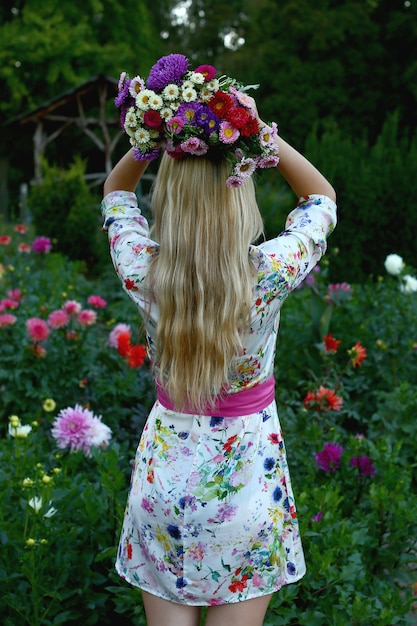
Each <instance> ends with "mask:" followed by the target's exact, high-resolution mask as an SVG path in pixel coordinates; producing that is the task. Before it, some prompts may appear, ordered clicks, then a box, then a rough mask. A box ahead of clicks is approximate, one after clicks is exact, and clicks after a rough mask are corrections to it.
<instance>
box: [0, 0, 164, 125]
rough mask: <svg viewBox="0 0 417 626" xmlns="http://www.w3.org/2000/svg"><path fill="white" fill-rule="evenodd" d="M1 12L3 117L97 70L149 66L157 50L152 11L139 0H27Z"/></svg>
mask: <svg viewBox="0 0 417 626" xmlns="http://www.w3.org/2000/svg"><path fill="white" fill-rule="evenodd" d="M2 12H3V23H2V25H1V26H0V41H1V44H0V85H1V90H2V95H3V97H2V99H1V101H0V115H1V119H2V120H5V119H9V118H11V117H13V116H14V115H16V114H19V113H23V112H24V111H25V110H28V109H30V108H32V107H35V106H37V105H39V104H40V103H41V102H43V101H45V100H47V99H50V98H53V97H55V96H56V95H58V94H59V93H61V92H63V91H65V90H66V89H68V88H70V87H75V86H76V85H78V84H79V83H81V82H83V81H84V80H86V79H88V78H89V77H90V76H94V75H95V74H98V73H103V74H108V75H111V76H114V77H118V75H119V73H120V71H121V70H122V69H125V68H126V67H127V66H130V65H132V66H133V65H135V66H136V67H137V68H138V70H141V69H142V70H143V71H145V70H147V69H149V66H150V64H151V63H152V62H153V60H154V59H155V57H156V56H157V55H158V52H159V47H158V44H159V36H158V33H157V31H156V27H155V24H154V22H153V16H152V12H151V11H150V10H149V8H148V6H147V5H146V4H143V3H137V2H136V1H135V0H126V2H124V3H123V4H122V3H120V2H118V1H117V0H106V1H104V0H103V1H101V0H73V2H71V3H63V2H60V1H59V0H49V1H48V2H43V1H42V0H27V1H26V2H20V3H19V2H16V3H15V6H14V7H13V12H12V11H11V10H10V12H9V13H8V14H7V12H6V11H5V9H3V11H2ZM10 16H11V17H10Z"/></svg>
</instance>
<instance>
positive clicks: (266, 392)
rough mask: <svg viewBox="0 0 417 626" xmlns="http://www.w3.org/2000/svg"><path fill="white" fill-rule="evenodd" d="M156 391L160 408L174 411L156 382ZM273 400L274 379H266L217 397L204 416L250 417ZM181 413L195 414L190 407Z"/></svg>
mask: <svg viewBox="0 0 417 626" xmlns="http://www.w3.org/2000/svg"><path fill="white" fill-rule="evenodd" d="M156 391H157V396H158V401H159V403H160V404H162V406H164V407H165V408H166V409H169V410H170V411H174V410H175V409H174V405H173V404H172V402H171V400H170V399H169V397H168V395H167V394H166V393H165V391H164V390H163V388H162V387H161V386H160V384H159V383H158V381H157V382H156ZM274 399H275V380H274V377H273V376H271V378H268V380H266V381H265V382H264V383H259V384H257V385H254V386H253V387H250V389H243V390H242V391H237V392H236V393H230V394H227V395H225V396H224V397H219V398H218V400H217V401H216V402H215V404H214V406H213V408H211V407H207V413H204V415H215V416H221V417H238V416H239V415H251V414H252V413H258V412H259V411H262V410H263V409H265V408H266V407H267V406H268V405H269V404H271V402H272V401H273V400H274ZM181 413H188V414H191V415H193V414H195V413H196V411H193V410H192V409H191V408H190V407H185V409H182V410H181Z"/></svg>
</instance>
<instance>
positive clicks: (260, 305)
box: [102, 191, 336, 605]
mask: <svg viewBox="0 0 417 626" xmlns="http://www.w3.org/2000/svg"><path fill="white" fill-rule="evenodd" d="M102 212H103V216H104V228H105V229H108V234H109V240H110V251H111V256H112V260H113V263H114V267H115V269H116V272H117V274H118V276H119V277H120V279H121V281H122V283H123V286H124V289H125V290H126V291H127V293H128V294H129V296H130V297H131V298H132V300H133V301H134V302H135V304H136V305H137V307H138V309H139V311H140V312H141V313H144V312H145V311H146V312H147V313H148V317H147V318H146V319H147V322H146V326H147V335H148V337H147V340H148V352H149V357H150V358H151V360H152V357H153V356H154V352H153V351H154V338H155V330H156V322H157V319H158V310H157V306H156V304H155V302H154V300H153V298H152V296H151V294H150V293H149V291H148V289H147V287H146V284H145V277H146V274H147V270H148V268H149V264H150V261H151V259H152V256H153V254H154V252H155V250H156V249H157V246H158V244H157V243H155V242H154V241H152V240H151V239H150V238H149V229H148V224H147V222H146V220H145V218H144V217H143V216H142V215H141V212H140V209H139V208H138V205H137V199H136V196H135V194H133V193H130V192H125V191H115V192H112V193H110V194H108V195H107V196H106V197H105V198H104V200H103V203H102ZM335 224H336V205H335V204H334V202H332V201H331V200H330V199H329V198H327V197H326V196H320V195H311V196H308V197H306V198H300V200H299V203H298V205H297V207H296V208H295V209H294V210H293V211H292V212H291V213H290V214H289V216H288V218H287V222H286V226H285V230H284V231H283V232H282V233H281V234H280V235H279V236H278V237H276V238H275V239H271V240H269V241H266V242H264V243H262V244H261V245H258V246H254V245H252V246H250V249H249V258H250V260H251V261H252V263H254V265H255V266H256V268H257V273H258V280H257V283H256V285H255V286H254V289H253V302H252V321H251V327H250V330H249V331H248V332H247V334H246V335H245V336H244V337H243V345H244V354H243V356H241V357H239V358H236V360H235V362H234V363H233V368H232V369H233V376H232V380H231V385H230V388H229V390H228V393H230V394H233V393H236V392H239V391H242V390H248V389H251V388H252V387H254V386H255V385H259V384H260V383H261V384H262V383H265V382H266V381H268V380H270V378H271V376H273V368H274V357H275V347H276V339H277V332H278V326H279V313H280V308H281V306H282V304H283V302H284V301H285V299H286V297H287V296H288V294H289V293H290V292H291V291H292V290H293V289H294V288H295V287H297V286H298V285H299V284H300V283H301V282H302V281H303V279H304V278H305V277H306V276H307V274H308V273H309V272H310V271H311V270H312V269H313V268H314V266H315V265H316V263H317V262H318V261H319V259H320V258H321V256H322V255H323V254H324V252H325V250H326V238H327V236H328V235H329V234H330V233H331V231H332V230H333V228H334V226H335ZM244 408H245V407H244V406H242V415H237V416H236V415H235V416H232V417H231V416H226V415H221V414H218V415H193V414H188V413H178V412H174V411H173V410H170V409H168V408H166V407H165V406H163V405H162V404H161V402H159V401H158V400H157V401H156V402H155V404H154V406H153V408H152V410H151V412H150V414H149V416H148V419H147V422H146V425H145V427H144V430H143V433H142V436H141V439H140V443H139V446H138V450H137V454H136V459H135V463H134V467H133V471H132V478H131V485H130V491H129V496H128V502H127V506H126V511H125V519H124V524H123V529H122V532H121V538H120V544H119V549H118V555H117V561H116V569H117V571H118V573H119V574H120V576H122V577H123V578H124V579H126V580H127V581H128V582H129V583H131V584H132V585H134V586H137V587H139V588H141V589H143V590H145V591H148V592H149V593H152V594H155V595H157V596H159V597H161V598H164V599H167V600H170V601H173V602H177V603H184V604H188V605H216V604H226V603H230V602H237V601H241V600H247V599H250V598H255V597H258V596H261V595H265V594H270V593H272V592H274V591H277V590H278V589H280V588H281V587H282V586H283V585H286V584H289V583H292V582H296V581H297V580H299V579H300V578H302V576H303V575H304V573H305V562H304V556H303V549H302V544H301V539H300V534H299V527H298V522H297V514H296V508H295V502H294V496H293V492H292V488H291V480H290V474H289V470H288V464H287V458H286V451H285V445H284V440H283V436H282V431H281V426H280V422H279V418H278V413H277V407H276V404H275V401H272V402H271V403H270V404H269V405H268V406H266V407H265V408H263V409H262V410H260V411H257V412H255V413H251V414H249V415H246V414H245V411H244Z"/></svg>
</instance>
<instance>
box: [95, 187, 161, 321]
mask: <svg viewBox="0 0 417 626" xmlns="http://www.w3.org/2000/svg"><path fill="white" fill-rule="evenodd" d="M101 210H102V214H103V218H104V225H103V229H104V230H107V231H108V235H109V242H110V255H111V258H112V261H113V265H114V268H115V270H116V273H117V275H118V276H119V278H120V280H121V281H122V284H123V287H124V289H125V291H126V292H127V293H128V294H129V296H130V297H131V298H132V300H133V301H134V302H135V304H136V305H137V306H138V307H139V308H140V309H142V310H147V308H148V306H149V293H148V289H147V287H146V283H145V278H146V274H147V271H148V268H149V264H150V261H151V259H152V255H153V254H154V252H155V250H156V248H157V244H156V243H155V242H154V241H152V240H151V239H150V238H149V226H148V222H147V221H146V219H145V218H144V216H143V215H142V214H141V211H140V209H139V207H138V203H137V198H136V195H135V194H134V193H132V192H128V191H113V192H111V193H109V194H108V195H107V196H106V197H105V198H104V199H103V201H102V203H101Z"/></svg>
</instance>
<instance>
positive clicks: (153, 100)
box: [149, 93, 164, 111]
mask: <svg viewBox="0 0 417 626" xmlns="http://www.w3.org/2000/svg"><path fill="white" fill-rule="evenodd" d="M149 106H150V107H151V109H154V110H155V111H158V110H159V109H162V107H163V106H164V101H163V100H162V98H161V96H159V95H158V94H156V93H155V94H154V95H153V96H152V97H150V98H149Z"/></svg>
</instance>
